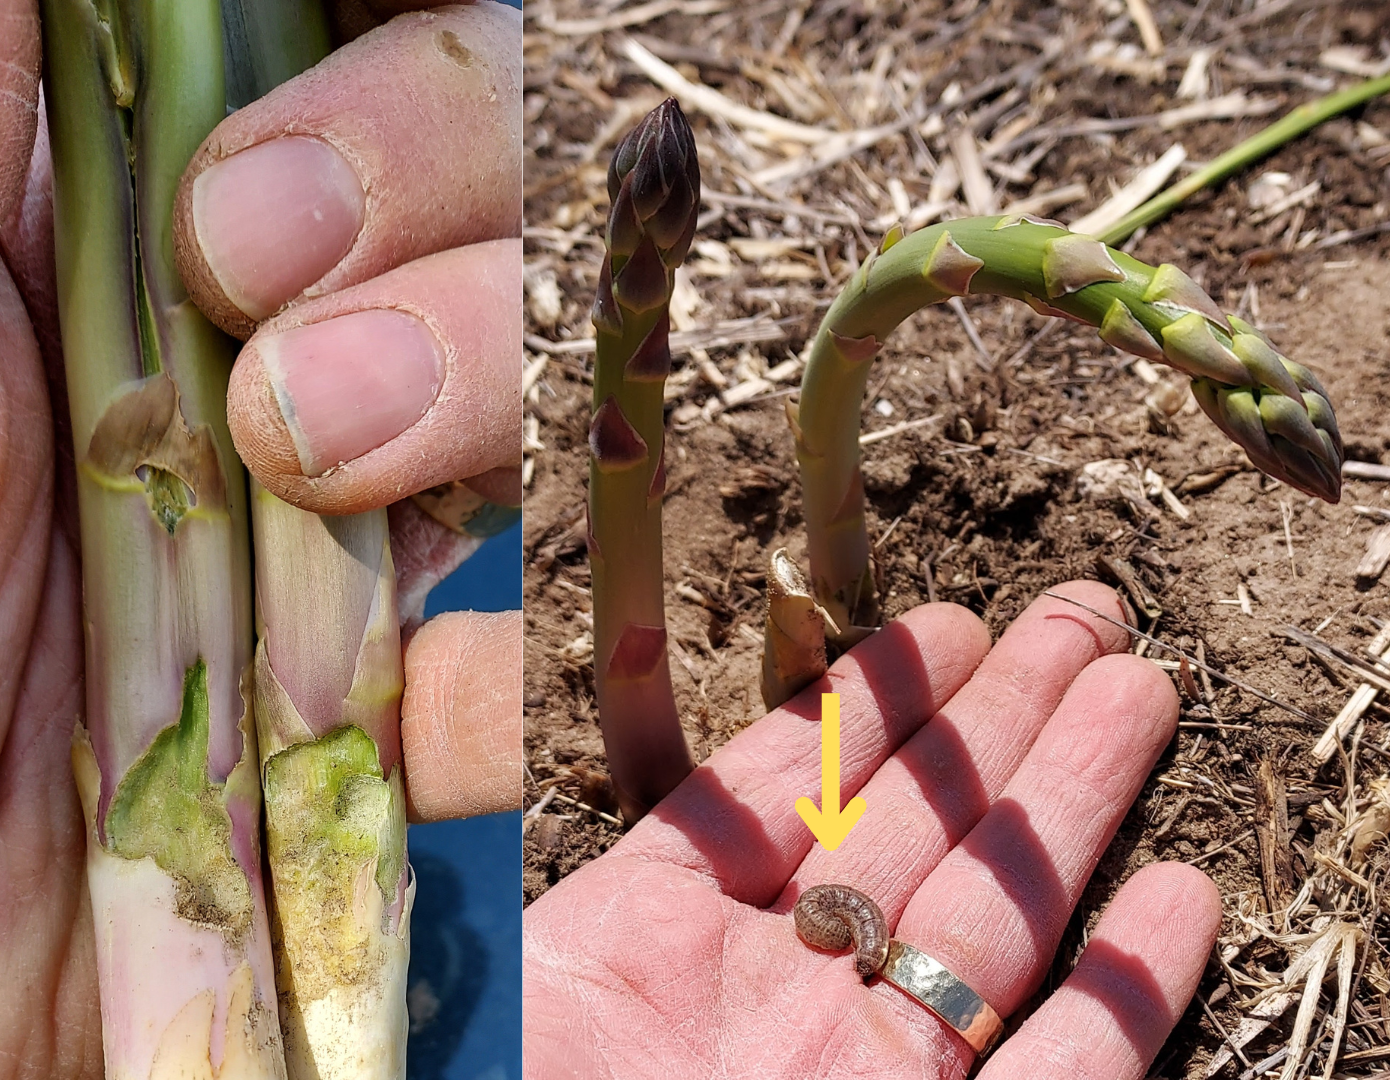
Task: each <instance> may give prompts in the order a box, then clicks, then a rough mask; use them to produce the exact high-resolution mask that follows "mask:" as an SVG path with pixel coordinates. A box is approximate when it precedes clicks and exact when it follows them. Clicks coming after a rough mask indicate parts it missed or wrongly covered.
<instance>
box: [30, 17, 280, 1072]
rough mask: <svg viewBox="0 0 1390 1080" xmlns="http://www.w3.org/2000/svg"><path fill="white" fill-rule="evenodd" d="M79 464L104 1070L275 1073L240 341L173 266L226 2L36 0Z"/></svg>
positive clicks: (87, 780) (90, 825)
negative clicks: (238, 399) (235, 378)
mask: <svg viewBox="0 0 1390 1080" xmlns="http://www.w3.org/2000/svg"><path fill="white" fill-rule="evenodd" d="M43 23H44V77H45V82H46V99H47V103H48V124H49V134H50V138H51V141H52V153H53V172H54V212H55V213H54V216H55V232H56V241H57V268H58V295H59V301H60V319H61V326H62V335H63V349H64V354H65V362H66V368H67V384H68V397H69V401H70V407H71V413H72V428H73V443H74V452H75V457H76V461H77V474H78V475H77V485H78V503H79V514H80V520H81V534H82V569H83V602H84V609H85V611H84V614H85V624H86V629H87V635H86V637H87V640H86V690H87V715H86V726H85V727H79V728H78V730H77V732H76V734H75V738H74V745H73V763H74V769H75V772H76V777H77V783H78V788H79V791H80V793H81V796H82V803H83V809H84V811H85V814H86V821H87V830H88V858H87V878H88V885H89V888H90V892H91V901H92V914H93V920H94V923H95V929H96V943H97V949H96V955H97V974H98V981H99V989H100V995H101V1009H102V1034H103V1041H104V1045H105V1057H106V1076H107V1077H109V1078H110V1080H174V1078H177V1077H187V1076H214V1075H215V1076H217V1077H218V1078H219V1080H264V1078H267V1077H271V1078H277V1077H283V1076H284V1075H285V1072H284V1060H283V1053H282V1049H281V1039H280V1031H279V1024H278V1022H277V1019H276V1010H275V983H274V974H273V968H272V963H271V951H270V933H269V928H268V921H267V917H266V908H265V902H264V895H263V890H262V882H261V853H260V843H259V825H260V786H259V784H258V783H257V778H256V743H255V732H254V727H253V724H252V720H251V710H250V703H249V697H250V684H249V681H248V680H249V676H250V671H251V656H252V611H251V583H250V558H249V550H248V540H249V530H248V522H247V493H246V478H245V474H244V473H243V472H242V470H241V466H240V464H239V463H238V461H237V457H236V453H235V451H234V449H233V447H232V441H231V437H230V436H229V434H228V432H227V426H226V416H225V412H226V404H225V403H226V388H227V376H228V372H229V371H230V368H231V363H232V358H233V356H234V355H235V347H234V345H233V343H232V342H231V341H230V340H229V339H227V338H225V337H223V336H222V334H221V333H219V332H218V331H217V330H216V329H214V328H213V327H212V326H211V325H210V324H209V323H208V322H207V321H206V320H205V319H204V318H203V317H202V315H201V314H199V312H198V311H197V309H196V308H195V307H194V306H193V304H192V303H191V302H190V301H189V299H188V297H187V294H186V293H185V291H184V288H183V285H182V283H181V282H180V280H179V277H178V274H177V272H176V270H175V268H174V255H173V245H172V239H171V237H172V211H173V201H174V192H175V188H176V186H177V184H178V181H179V177H180V175H181V174H182V172H183V169H184V166H185V165H186V164H187V162H188V160H189V158H190V157H191V156H192V153H193V151H194V150H195V149H196V148H197V146H198V144H199V143H200V142H201V141H202V139H203V137H204V136H205V135H207V133H208V132H209V131H210V130H211V129H212V128H213V127H214V126H215V125H216V123H217V122H218V121H219V120H220V119H221V118H222V116H223V112H224V94H223V61H222V35H221V25H220V12H219V9H218V5H217V3H216V0H102V2H100V3H96V2H94V0H43Z"/></svg>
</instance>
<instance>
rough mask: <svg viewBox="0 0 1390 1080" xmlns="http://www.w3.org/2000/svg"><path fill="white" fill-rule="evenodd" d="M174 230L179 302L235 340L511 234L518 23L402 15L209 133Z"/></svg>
mask: <svg viewBox="0 0 1390 1080" xmlns="http://www.w3.org/2000/svg"><path fill="white" fill-rule="evenodd" d="M174 218H175V232H174V243H175V252H176V255H177V259H178V266H179V271H180V273H181V274H182V275H183V279H184V281H185V282H187V284H188V287H189V292H190V293H191V294H192V296H193V299H194V300H195V301H196V302H197V304H198V306H199V307H200V308H202V309H203V311H204V312H206V313H207V314H208V316H209V317H210V318H211V319H212V320H213V322H215V323H217V324H218V325H219V326H221V327H222V328H223V329H224V330H227V331H228V332H229V333H233V334H236V335H237V336H238V337H242V338H245V337H247V336H248V335H249V334H250V333H251V331H252V329H253V328H254V325H255V323H257V322H259V321H261V320H263V319H265V318H267V317H269V316H270V315H272V314H274V313H275V312H276V311H278V310H279V309H280V308H281V307H283V306H284V305H285V304H286V303H288V302H289V301H291V300H294V299H295V298H297V297H314V296H322V295H323V294H325V293H329V292H333V291H335V290H337V289H342V288H345V287H347V286H349V285H355V284H357V283H359V282H363V281H367V280H369V279H371V278H374V277H376V276H377V275H378V274H381V273H384V272H385V271H387V270H390V269H391V268H392V267H395V266H400V265H401V264H403V263H406V262H409V261H411V260H412V259H418V258H419V257H420V256H422V255H428V254H430V253H432V252H436V251H443V250H445V249H447V248H452V247H459V246H461V245H464V244H471V243H476V242H479V241H483V240H494V239H498V238H501V237H510V236H520V235H521V12H520V11H518V10H517V9H514V8H510V7H506V6H504V5H501V4H496V3H490V2H486V0H484V2H480V3H477V4H473V5H468V6H462V7H449V8H442V9H440V10H439V11H436V12H422V13H419V14H416V15H406V16H402V17H401V18H399V19H395V20H393V21H392V22H390V23H388V24H387V25H386V26H383V27H381V28H380V29H379V30H375V31H373V32H372V33H370V34H367V35H366V36H364V37H362V38H360V39H358V40H357V41H355V42H353V43H352V44H350V45H347V46H345V47H344V48H342V49H340V50H338V51H337V52H335V53H334V54H333V55H332V56H330V57H329V58H328V59H327V60H325V61H324V62H323V63H321V64H319V65H318V66H317V67H315V68H313V69H312V70H311V71H308V72H306V73H304V74H303V75H301V76H299V77H298V78H296V79H292V80H291V81H290V82H288V83H285V84H284V85H283V86H281V87H279V88H278V89H276V90H273V91H272V92H271V93H269V94H267V95H266V96H265V97H264V98H262V99H261V100H259V101H257V102H253V103H252V104H250V105H248V106H246V107H245V108H244V109H239V110H238V111H237V112H235V113H233V114H232V115H231V116H229V117H228V118H227V119H226V120H224V121H223V122H222V123H221V124H220V125H218V127H217V129H216V130H215V131H214V132H213V133H212V134H211V135H209V136H208V138H207V141H206V142H204V143H203V145H202V147H201V148H200V149H199V151H198V153H197V154H196V155H195V156H194V158H193V161H192V162H191V163H190V164H189V166H188V170H187V171H186V172H185V174H184V177H183V180H182V182H181V183H180V186H179V193H178V197H177V200H176V202H175V209H174ZM512 318H514V319H515V318H516V315H515V313H513V315H512Z"/></svg>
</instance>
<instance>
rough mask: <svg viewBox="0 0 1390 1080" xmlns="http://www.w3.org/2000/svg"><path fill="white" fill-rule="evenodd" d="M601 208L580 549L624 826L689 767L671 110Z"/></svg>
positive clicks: (621, 168)
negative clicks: (672, 437)
mask: <svg viewBox="0 0 1390 1080" xmlns="http://www.w3.org/2000/svg"><path fill="white" fill-rule="evenodd" d="M608 195H609V198H610V199H611V200H612V208H611V209H610V211H609V214H608V230H607V251H606V253H605V255H604V259H603V268H602V271H601V273H600V277H599V284H598V294H597V296H596V297H595V299H594V309H593V320H594V329H595V331H596V339H597V355H596V360H595V363H594V412H593V421H592V423H591V425H590V428H589V450H590V461H589V537H588V542H589V567H590V572H591V575H592V586H593V601H594V673H595V683H596V689H597V692H598V706H599V719H600V722H601V723H602V726H603V740H604V745H605V747H606V749H607V753H608V764H609V768H610V770H611V771H612V775H613V783H614V787H615V788H616V790H617V795H618V801H619V805H620V806H621V807H622V811H623V817H624V818H625V819H626V820H627V822H628V823H629V824H630V823H632V822H633V821H636V820H637V819H638V818H640V817H641V816H642V815H643V814H645V813H646V812H647V810H649V809H650V808H651V807H652V806H653V805H655V804H656V802H657V801H658V800H660V799H661V798H662V797H663V796H665V795H666V794H667V793H668V792H670V791H671V789H672V788H674V787H675V786H676V785H677V784H679V783H680V782H681V780H682V779H684V778H685V776H686V774H687V773H689V772H690V770H691V768H692V767H693V761H692V759H691V756H690V749H689V747H688V746H687V745H686V742H685V734H684V732H683V731H682V730H681V725H680V717H679V715H678V714H677V712H676V703H675V698H674V696H673V694H672V689H671V673H670V667H669V661H668V658H667V654H666V615H665V606H664V602H663V596H662V559H661V556H662V548H661V499H662V495H663V493H664V491H665V488H666V467H665V462H664V460H663V450H664V446H665V417H664V415H663V412H662V390H663V386H664V384H665V380H666V376H667V375H668V374H670V371H671V354H670V349H669V333H670V318H669V304H670V299H671V289H672V286H673V284H674V275H675V269H676V267H677V266H679V265H680V263H681V261H682V260H683V259H684V258H685V255H686V252H687V251H689V250H690V242H691V240H692V239H693V238H694V235H695V220H696V217H697V215H698V212H699V207H700V165H699V161H698V159H697V157H696V152H695V138H694V135H693V134H692V133H691V130H690V125H689V124H688V123H687V122H686V119H685V114H684V113H682V112H681V108H680V106H679V105H678V104H677V103H676V101H675V99H674V98H670V99H667V100H666V101H665V102H664V103H662V104H661V105H660V106H658V107H657V108H656V109H654V110H653V111H652V112H651V113H649V114H648V115H647V116H646V117H645V118H644V119H643V120H642V122H641V123H640V124H638V125H637V127H636V128H634V129H633V130H632V131H630V132H629V133H628V134H627V136H626V137H625V138H624V139H623V141H622V142H621V143H620V144H619V145H618V148H617V150H616V151H614V154H613V160H612V162H611V164H610V165H609V167H608Z"/></svg>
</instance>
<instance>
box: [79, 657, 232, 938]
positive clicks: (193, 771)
mask: <svg viewBox="0 0 1390 1080" xmlns="http://www.w3.org/2000/svg"><path fill="white" fill-rule="evenodd" d="M207 674H208V673H207V665H206V664H204V663H203V661H202V660H201V659H200V660H198V662H197V663H196V664H194V665H193V666H192V667H191V668H189V669H188V674H187V676H186V677H185V678H184V687H183V712H182V715H180V717H179V720H178V723H176V724H171V725H170V726H169V727H167V728H165V729H164V730H163V731H161V732H160V733H159V734H158V735H157V736H155V740H154V742H153V743H151V744H150V748H149V749H148V750H147V751H146V752H145V754H144V756H143V757H141V758H140V759H139V760H138V761H137V762H136V763H135V764H134V765H132V766H131V767H130V769H129V770H128V771H127V772H126V774H125V777H124V778H123V779H122V780H121V782H120V785H119V786H118V787H117V788H116V793H115V795H114V796H113V797H112V799H111V805H110V807H109V808H108V809H107V812H106V842H107V845H108V847H109V848H110V850H111V851H113V852H115V853H116V854H118V855H121V856H123V857H124V858H127V859H143V858H147V857H148V858H152V859H154V861H155V863H156V864H157V865H158V866H159V867H160V869H162V870H164V871H165V872H166V873H168V874H170V875H171V876H173V878H174V879H175V882H176V887H177V890H178V901H179V914H180V915H182V916H183V917H184V918H186V919H190V920H192V921H193V922H197V923H204V924H207V925H210V926H216V927H218V928H220V929H224V930H226V931H229V932H233V933H240V932H241V931H243V930H244V929H245V928H246V927H247V925H248V924H249V922H250V919H251V911H252V908H251V891H250V887H249V885H248V884H247V881H246V875H245V874H243V873H242V871H241V867H239V866H238V865H237V863H236V860H235V859H233V858H232V848H231V842H232V823H231V818H230V817H229V816H228V814H227V811H226V809H225V808H224V807H223V805H222V788H221V785H218V784H213V783H212V782H211V781H210V780H209V779H208V769H207V766H208V678H207Z"/></svg>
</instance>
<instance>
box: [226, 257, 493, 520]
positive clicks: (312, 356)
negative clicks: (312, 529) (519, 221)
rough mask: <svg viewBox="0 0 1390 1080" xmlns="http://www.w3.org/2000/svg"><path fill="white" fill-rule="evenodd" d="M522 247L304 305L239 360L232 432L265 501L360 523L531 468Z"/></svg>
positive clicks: (428, 267) (437, 260)
mask: <svg viewBox="0 0 1390 1080" xmlns="http://www.w3.org/2000/svg"><path fill="white" fill-rule="evenodd" d="M520 311H521V242H520V241H519V240H498V241H494V242H492V243H488V244H474V245H473V246H471V247H466V248H458V249H455V250H453V251H446V252H441V253H440V254H438V255H431V256H428V257H426V258H423V259H417V260H416V261H415V262H413V263H408V264H407V265H405V266H402V267H400V268H399V269H396V270H393V271H391V272H390V273H387V274H383V275H382V276H381V277H378V278H374V279H373V280H371V281H369V282H366V283H365V284H363V285H357V286H354V287H353V288H351V289H346V290H344V291H342V292H338V293H334V294H333V295H331V296H325V297H322V298H321V299H318V300H314V301H310V302H308V303H304V304H300V305H296V306H295V307H293V308H291V309H290V310H289V311H287V312H285V314H283V315H281V316H279V317H278V318H276V319H274V320H273V321H271V322H269V323H267V324H266V325H265V326H263V327H262V328H261V329H260V330H259V331H258V332H257V333H256V335H255V336H254V337H253V338H252V339H251V341H250V342H248V343H247V346H246V348H245V349H243V350H242V354H241V356H240V357H239V358H238V359H237V364H236V368H235V369H234V370H233V372H232V379H231V384H230V386H229V387H228V389H227V422H228V424H229V425H230V427H231V429H232V438H233V440H234V441H235V442H236V447H237V451H238V452H239V453H240V454H241V457H242V459H243V460H244V461H245V462H246V465H247V468H249V469H250V470H251V472H253V473H254V474H255V476H256V479H257V480H259V481H260V482H261V483H262V484H263V485H264V486H265V488H266V489H267V490H268V491H270V492H271V493H272V494H274V495H276V496H277V497H279V498H281V499H284V500H285V501H287V502H290V503H293V504H294V505H296V506H299V507H301V508H303V509H305V510H312V511H314V512H316V513H320V514H355V513H358V512H360V511H363V510H370V509H374V508H376V507H381V506H387V505H389V504H390V503H393V502H395V501H396V500H398V499H400V498H401V497H402V496H403V495H409V494H411V493H412V492H416V491H422V490H423V489H425V488H427V487H433V486H434V485H436V484H442V483H445V482H447V481H450V480H455V479H463V478H466V477H470V476H475V475H477V474H478V473H483V472H487V471H488V470H489V469H495V468H498V467H499V466H508V465H516V464H519V463H520V462H521V378H520V376H519V374H518V370H517V358H518V357H519V356H520V355H521V320H520V317H519V313H520Z"/></svg>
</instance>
